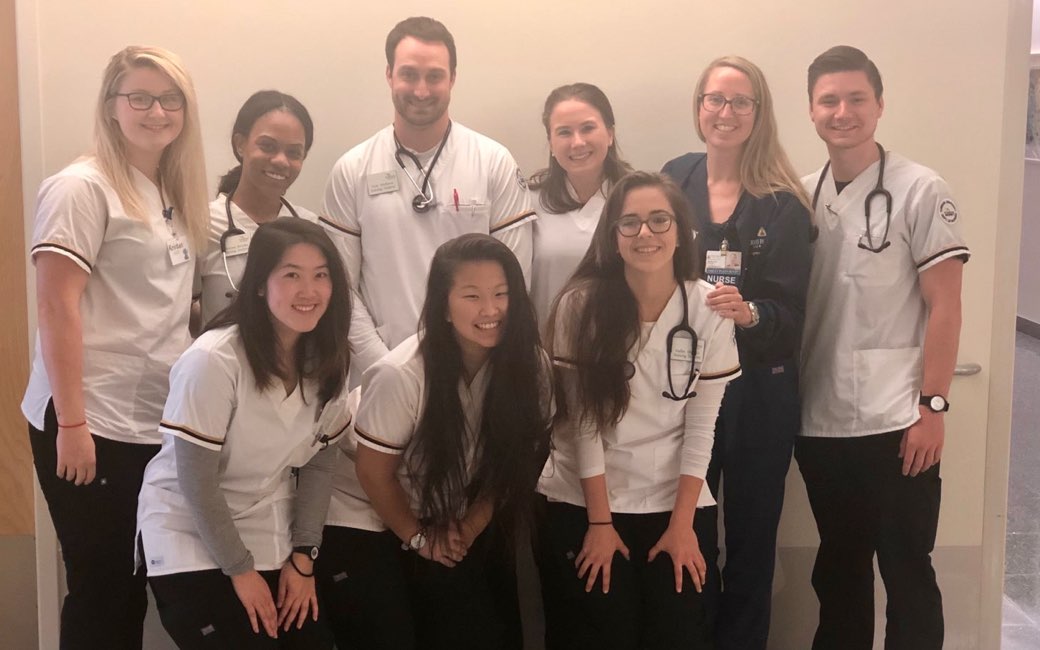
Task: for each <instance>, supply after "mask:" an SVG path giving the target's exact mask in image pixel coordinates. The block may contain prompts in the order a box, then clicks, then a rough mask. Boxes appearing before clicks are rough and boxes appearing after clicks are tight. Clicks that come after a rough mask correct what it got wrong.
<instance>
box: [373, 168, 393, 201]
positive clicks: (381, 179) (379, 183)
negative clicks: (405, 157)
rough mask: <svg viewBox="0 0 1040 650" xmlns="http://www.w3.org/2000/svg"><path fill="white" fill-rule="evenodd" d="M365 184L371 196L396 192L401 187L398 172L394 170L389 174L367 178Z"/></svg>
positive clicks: (380, 173)
mask: <svg viewBox="0 0 1040 650" xmlns="http://www.w3.org/2000/svg"><path fill="white" fill-rule="evenodd" d="M365 184H366V185H368V195H369V196H375V195H377V194H389V193H390V192H396V191H397V190H398V189H399V187H400V186H399V185H398V184H397V172H396V171H394V170H392V169H391V170H390V171H388V172H379V173H376V174H369V175H368V176H365Z"/></svg>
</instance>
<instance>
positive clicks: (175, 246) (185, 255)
mask: <svg viewBox="0 0 1040 650" xmlns="http://www.w3.org/2000/svg"><path fill="white" fill-rule="evenodd" d="M166 252H167V253H168V254H169V256H170V264H171V265H172V266H180V265H181V264H184V263H185V262H187V261H188V260H190V259H191V253H189V252H188V247H187V246H186V245H185V244H184V240H182V239H181V238H180V237H179V236H177V235H170V238H169V239H167V240H166Z"/></svg>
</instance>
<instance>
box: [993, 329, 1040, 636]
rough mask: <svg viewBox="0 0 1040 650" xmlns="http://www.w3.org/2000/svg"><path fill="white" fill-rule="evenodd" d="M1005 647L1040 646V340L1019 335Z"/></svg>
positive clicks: (1010, 494)
mask: <svg viewBox="0 0 1040 650" xmlns="http://www.w3.org/2000/svg"><path fill="white" fill-rule="evenodd" d="M1014 386H1015V387H1014V396H1013V400H1014V403H1013V407H1012V416H1011V468H1010V469H1011V472H1010V475H1011V476H1010V487H1009V489H1008V523H1007V551H1006V556H1005V560H1004V630H1003V643H1002V645H1001V648H1002V650H1027V649H1028V650H1035V649H1038V648H1040V472H1038V471H1037V468H1038V467H1040V401H1038V400H1037V399H1036V397H1037V395H1040V340H1037V339H1035V338H1032V337H1030V336H1026V335H1025V334H1022V333H1019V334H1018V335H1017V337H1016V340H1015V385H1014Z"/></svg>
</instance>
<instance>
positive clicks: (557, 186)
mask: <svg viewBox="0 0 1040 650" xmlns="http://www.w3.org/2000/svg"><path fill="white" fill-rule="evenodd" d="M568 99H575V100H577V101H579V102H584V103H586V104H588V105H589V106H591V107H592V108H594V109H596V110H597V111H598V112H599V114H600V117H601V118H602V119H603V126H605V127H606V128H607V130H608V131H610V133H611V136H612V138H613V142H611V144H610V147H609V148H607V157H606V158H605V159H604V160H603V178H604V179H605V180H606V181H607V184H608V185H613V184H614V183H616V182H618V181H619V180H620V179H621V177H622V176H624V175H625V174H627V173H629V172H630V171H632V167H631V166H629V164H628V163H627V162H625V161H624V160H623V159H622V158H621V145H619V144H618V141H617V133H615V132H614V109H613V107H611V105H610V100H609V99H607V96H606V94H605V93H604V92H603V91H602V90H600V89H599V86H594V85H593V84H589V83H583V82H578V83H572V84H567V85H566V86H560V87H559V88H555V89H553V91H552V92H551V93H549V96H548V97H546V98H545V108H544V109H543V110H542V125H543V126H544V127H545V135H546V137H547V138H549V139H550V140H551V139H552V133H551V132H550V129H549V119H550V118H551V117H552V112H553V109H555V108H556V105H557V104H559V103H560V102H563V101H566V100H568ZM531 189H532V190H537V191H538V192H539V198H538V201H539V202H540V203H541V205H542V207H543V208H545V209H546V210H547V211H549V212H551V213H552V214H562V213H564V212H570V211H571V210H577V209H578V208H580V207H581V203H579V202H578V201H576V200H575V199H574V197H572V196H571V194H570V192H568V191H567V172H566V171H564V169H563V167H561V166H560V163H559V162H558V161H557V160H556V157H555V156H553V155H552V154H551V153H550V154H549V166H548V167H546V168H545V169H540V170H538V171H537V172H535V173H534V174H532V175H531Z"/></svg>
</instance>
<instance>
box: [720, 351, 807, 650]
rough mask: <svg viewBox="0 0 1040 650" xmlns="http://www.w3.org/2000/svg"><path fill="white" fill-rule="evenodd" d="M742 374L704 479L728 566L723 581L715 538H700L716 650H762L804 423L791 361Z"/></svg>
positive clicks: (725, 405) (730, 391) (729, 395)
mask: <svg viewBox="0 0 1040 650" xmlns="http://www.w3.org/2000/svg"><path fill="white" fill-rule="evenodd" d="M743 372H744V374H743V375H742V376H741V377H740V378H738V379H736V380H735V381H733V382H732V383H730V385H729V386H727V387H726V396H725V398H724V399H723V400H722V407H721V409H720V410H719V419H718V421H717V422H716V425H715V445H714V447H713V449H712V454H711V464H710V465H709V466H708V475H707V483H708V487H709V488H710V489H711V493H712V494H713V495H715V497H716V498H718V497H719V483H720V482H721V484H722V492H723V494H722V501H721V511H722V512H721V514H722V517H723V521H724V522H725V540H724V546H725V548H726V565H725V566H724V567H723V569H722V572H721V576H720V574H719V568H718V562H717V558H718V554H719V551H718V546H719V545H718V540H716V539H707V538H702V539H701V540H700V541H701V549H702V552H703V553H704V558H705V560H707V561H708V569H709V571H711V573H712V577H713V579H712V580H710V581H709V584H710V585H711V586H712V587H713V588H712V589H710V590H709V591H708V593H707V594H706V596H707V598H708V610H709V614H711V615H712V616H713V618H714V625H715V644H716V646H717V647H718V648H719V650H766V644H767V642H768V639H769V618H770V611H771V608H772V596H773V572H774V568H775V564H776V529H777V526H779V525H780V513H781V511H782V510H783V505H784V485H785V481H786V479H787V470H788V469H789V468H790V466H791V452H792V450H793V449H794V440H795V437H796V436H797V434H798V428H799V424H800V419H801V414H800V412H799V411H800V402H799V399H798V378H797V373H798V368H797V364H796V363H794V362H788V363H786V364H783V365H777V366H772V367H765V366H749V367H747V368H745V369H744V371H743ZM720 586H721V593H719V591H718V589H717V587H720Z"/></svg>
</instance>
